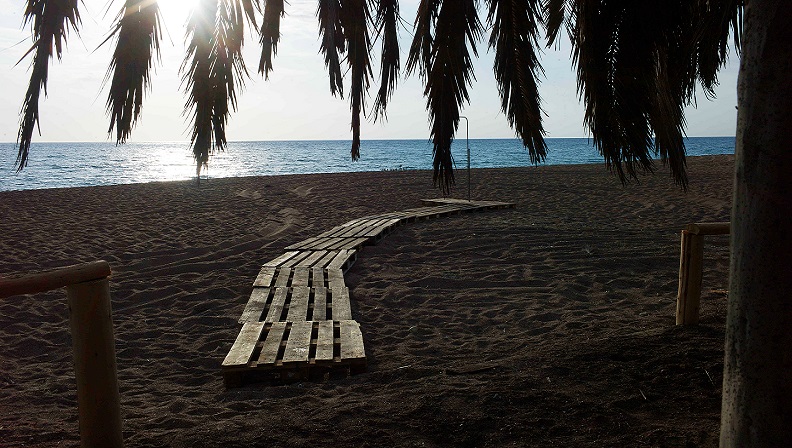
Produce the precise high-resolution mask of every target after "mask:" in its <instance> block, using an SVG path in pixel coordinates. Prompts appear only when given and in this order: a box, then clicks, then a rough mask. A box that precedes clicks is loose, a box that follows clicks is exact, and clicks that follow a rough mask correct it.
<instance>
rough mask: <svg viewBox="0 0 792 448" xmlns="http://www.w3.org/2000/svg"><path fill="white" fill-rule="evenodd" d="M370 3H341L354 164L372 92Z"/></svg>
mask: <svg viewBox="0 0 792 448" xmlns="http://www.w3.org/2000/svg"><path fill="white" fill-rule="evenodd" d="M370 18H371V16H370V13H369V7H368V0H341V25H342V27H343V29H344V37H345V38H346V50H347V63H348V64H349V70H350V72H351V80H350V88H349V102H350V108H351V109H352V150H351V153H352V160H357V159H359V158H360V113H361V111H363V110H364V109H365V104H364V103H365V95H366V92H368V88H369V77H370V76H371V61H370V58H369V49H370V47H371V43H370V41H369V34H368V24H369V20H370Z"/></svg>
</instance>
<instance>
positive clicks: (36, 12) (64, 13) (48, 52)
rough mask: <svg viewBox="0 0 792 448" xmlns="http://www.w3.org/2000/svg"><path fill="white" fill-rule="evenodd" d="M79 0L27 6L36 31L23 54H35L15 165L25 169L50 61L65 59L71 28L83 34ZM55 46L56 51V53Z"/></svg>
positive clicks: (32, 1)
mask: <svg viewBox="0 0 792 448" xmlns="http://www.w3.org/2000/svg"><path fill="white" fill-rule="evenodd" d="M77 3H78V2H77V0H28V2H27V5H26V7H25V19H24V24H25V25H27V24H30V25H31V28H32V32H33V45H32V46H31V47H30V49H28V51H27V52H26V53H25V54H24V55H23V56H22V58H21V59H20V62H21V61H22V59H25V57H27V55H29V54H30V53H34V54H33V62H32V63H31V66H32V67H33V70H32V71H31V74H30V83H29V84H28V89H27V92H26V93H25V100H24V102H23V103H22V118H21V119H20V123H19V134H17V143H18V145H19V151H18V152H17V159H16V163H15V164H14V167H15V168H16V170H17V171H22V169H23V168H25V167H26V166H27V163H28V154H29V152H30V143H31V142H32V140H33V129H34V128H35V127H36V126H37V125H38V123H39V98H40V97H41V90H42V89H43V90H44V95H45V96H46V94H47V79H48V77H49V60H50V59H52V56H53V54H54V55H55V56H57V57H58V60H60V59H61V57H62V54H63V45H64V44H65V43H66V35H67V33H68V30H69V27H71V29H73V30H74V32H75V33H79V30H78V27H79V24H80V12H79V11H78V9H77ZM53 49H54V53H53Z"/></svg>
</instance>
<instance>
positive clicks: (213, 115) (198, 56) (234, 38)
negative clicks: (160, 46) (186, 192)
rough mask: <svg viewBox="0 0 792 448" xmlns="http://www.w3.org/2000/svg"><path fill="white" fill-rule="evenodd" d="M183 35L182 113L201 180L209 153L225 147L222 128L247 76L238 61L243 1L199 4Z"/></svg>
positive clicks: (210, 0) (209, 0)
mask: <svg viewBox="0 0 792 448" xmlns="http://www.w3.org/2000/svg"><path fill="white" fill-rule="evenodd" d="M187 36H188V38H190V43H189V45H188V47H187V56H186V57H185V59H184V62H183V64H182V69H181V71H182V73H183V78H182V79H183V81H184V83H185V89H186V91H187V94H188V99H187V103H186V104H185V106H184V113H185V114H187V113H190V112H191V113H192V116H193V129H192V133H191V136H190V145H191V146H192V148H193V156H194V158H195V162H196V174H197V175H199V176H200V173H201V167H202V166H206V165H207V163H208V162H209V155H210V154H211V153H212V152H213V151H214V150H215V149H217V150H223V149H225V146H226V144H227V141H226V132H225V126H226V123H227V122H228V117H229V115H230V112H231V110H234V109H236V95H237V85H238V84H241V83H243V82H244V77H245V76H247V74H248V73H247V68H246V67H245V62H244V60H243V59H242V44H243V37H244V12H243V6H242V3H241V2H240V1H239V0H200V2H199V3H198V5H196V9H195V11H193V13H192V15H191V16H190V20H189V22H188V24H187Z"/></svg>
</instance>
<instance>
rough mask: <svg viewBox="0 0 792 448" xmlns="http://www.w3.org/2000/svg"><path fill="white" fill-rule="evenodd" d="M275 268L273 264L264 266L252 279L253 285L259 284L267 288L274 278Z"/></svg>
mask: <svg viewBox="0 0 792 448" xmlns="http://www.w3.org/2000/svg"><path fill="white" fill-rule="evenodd" d="M275 272H276V268H275V267H273V266H264V267H262V268H261V270H260V271H259V273H258V275H257V276H256V280H254V281H253V286H254V287H255V286H260V287H262V288H269V287H270V286H272V280H273V279H274V278H275Z"/></svg>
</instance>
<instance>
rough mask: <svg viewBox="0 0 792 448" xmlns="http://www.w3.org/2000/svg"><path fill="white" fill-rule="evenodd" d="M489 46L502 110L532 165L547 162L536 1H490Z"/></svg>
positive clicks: (538, 17) (539, 20)
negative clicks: (491, 50)
mask: <svg viewBox="0 0 792 448" xmlns="http://www.w3.org/2000/svg"><path fill="white" fill-rule="evenodd" d="M488 3H489V15H488V17H487V22H488V23H489V25H490V26H491V27H492V34H491V36H490V41H489V46H490V48H492V49H495V66H494V70H495V80H496V81H497V83H498V90H499V92H500V96H501V109H502V110H503V113H504V114H505V115H506V119H507V120H508V121H509V125H510V126H511V127H512V129H514V130H515V131H516V132H517V135H519V136H520V137H521V138H522V142H523V146H525V148H527V149H528V154H529V156H530V158H531V162H532V163H539V162H542V161H544V159H545V157H546V156H547V145H546V144H545V141H544V134H545V132H544V129H543V127H542V108H541V104H540V101H541V99H540V97H539V89H538V81H537V75H538V73H543V71H542V67H541V65H539V60H538V58H537V55H536V51H535V49H536V48H538V46H539V45H538V32H539V24H540V23H541V20H542V17H541V14H540V11H539V7H540V5H539V4H538V2H536V1H532V0H514V1H510V2H505V1H497V0H488Z"/></svg>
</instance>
